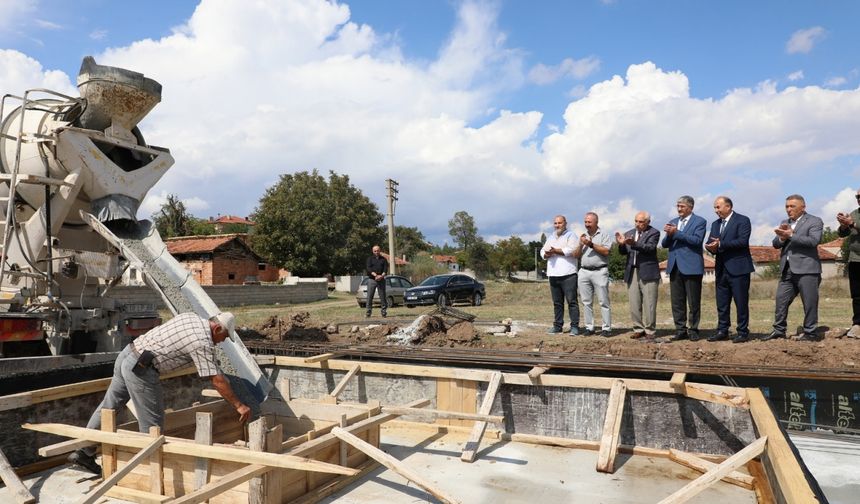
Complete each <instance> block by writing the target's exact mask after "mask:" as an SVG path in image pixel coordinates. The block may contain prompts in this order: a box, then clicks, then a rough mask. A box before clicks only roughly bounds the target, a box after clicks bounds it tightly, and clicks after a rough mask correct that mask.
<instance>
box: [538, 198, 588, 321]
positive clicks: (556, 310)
mask: <svg viewBox="0 0 860 504" xmlns="http://www.w3.org/2000/svg"><path fill="white" fill-rule="evenodd" d="M552 227H553V229H554V232H553V233H552V234H551V235H550V236H548V237H547V239H546V242H545V243H544V244H543V247H542V248H541V249H540V256H541V257H542V258H543V259H546V273H547V276H548V277H549V292H550V294H551V295H552V308H553V314H554V316H555V317H554V319H553V323H552V328H551V329H550V330H549V331H547V333H549V334H559V333H561V332H562V328H563V327H564V302H565V300H566V301H567V309H568V312H569V314H570V335H571V336H576V335H578V334H579V305H577V303H576V287H577V285H576V280H577V279H576V272H577V269H578V266H579V265H578V262H577V258H578V257H579V256H578V255H577V254H579V252H580V249H579V240H578V239H577V238H576V237H575V236H574V235H573V233H571V232H570V231H568V230H567V219H566V218H565V217H564V215H556V216H555V218H554V219H553V221H552Z"/></svg>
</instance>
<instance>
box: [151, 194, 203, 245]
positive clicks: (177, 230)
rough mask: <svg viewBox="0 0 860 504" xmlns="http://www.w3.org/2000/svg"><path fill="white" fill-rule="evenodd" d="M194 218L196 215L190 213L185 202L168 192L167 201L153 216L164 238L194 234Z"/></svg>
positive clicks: (156, 226)
mask: <svg viewBox="0 0 860 504" xmlns="http://www.w3.org/2000/svg"><path fill="white" fill-rule="evenodd" d="M193 220H194V217H193V216H192V215H191V214H189V213H188V210H187V209H186V208H185V204H184V203H182V200H180V199H179V197H178V196H176V195H175V194H168V195H167V201H165V202H164V204H162V205H161V208H160V209H159V210H158V212H156V213H155V214H153V216H152V221H153V222H154V223H155V228H156V229H157V230H158V233H159V234H160V235H161V236H162V238H173V237H176V236H188V235H191V234H193V231H192V229H193Z"/></svg>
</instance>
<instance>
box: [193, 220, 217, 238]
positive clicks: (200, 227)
mask: <svg viewBox="0 0 860 504" xmlns="http://www.w3.org/2000/svg"><path fill="white" fill-rule="evenodd" d="M191 234H193V235H196V236H205V235H214V234H217V233H216V232H215V225H214V224H212V223H211V222H209V220H208V219H191Z"/></svg>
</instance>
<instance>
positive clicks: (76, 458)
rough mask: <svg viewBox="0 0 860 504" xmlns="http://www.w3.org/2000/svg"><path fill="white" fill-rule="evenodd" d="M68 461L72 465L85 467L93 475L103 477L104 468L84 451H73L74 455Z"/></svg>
mask: <svg viewBox="0 0 860 504" xmlns="http://www.w3.org/2000/svg"><path fill="white" fill-rule="evenodd" d="M67 460H68V461H69V462H71V463H72V464H75V465H79V466H81V467H83V468H84V469H86V470H87V471H89V472H91V473H93V474H98V475H101V473H102V468H101V466H100V465H99V464H98V462H96V459H95V457H92V456H90V455H87V454H86V453H85V452H83V451H82V450H76V451H73V452H72V454H71V455H69V457H68V459H67Z"/></svg>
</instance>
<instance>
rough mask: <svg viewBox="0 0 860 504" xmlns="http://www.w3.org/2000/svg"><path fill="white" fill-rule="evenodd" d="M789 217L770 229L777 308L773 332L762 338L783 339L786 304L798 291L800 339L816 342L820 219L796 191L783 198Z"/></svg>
mask: <svg viewBox="0 0 860 504" xmlns="http://www.w3.org/2000/svg"><path fill="white" fill-rule="evenodd" d="M785 213H786V214H788V219H786V220H784V221H782V223H781V224H780V225H779V227H777V228H776V229H774V230H773V232H774V234H776V237H775V238H774V239H773V246H774V248H778V249H779V250H780V252H779V270H780V272H781V274H780V278H779V283H777V285H776V309H775V313H774V316H773V332H771V333H770V334H769V335H768V336H766V337H764V338H763V339H764V340H765V341H767V340H772V339H775V338H785V331H786V327H787V325H788V324H787V320H788V307H789V306H791V302H792V301H794V298H795V297H797V295H798V294H800V301H801V302H802V303H803V335H802V336H801V337H800V338H798V339H799V340H800V341H818V332H817V331H818V286H819V284H821V259H819V258H818V243H819V242H820V241H821V233H822V231H823V230H824V222H822V221H821V219H820V218H818V217H816V216H814V215H810V214H808V213H806V201H805V200H804V199H803V196H801V195H799V194H792V195H791V196H789V197H788V198H786V199H785Z"/></svg>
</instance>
